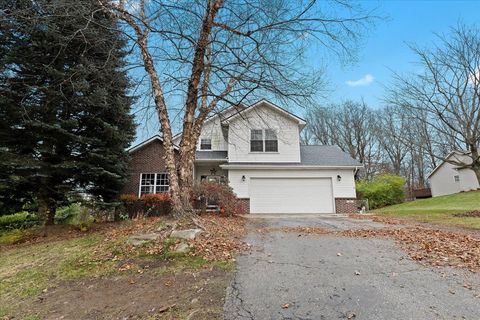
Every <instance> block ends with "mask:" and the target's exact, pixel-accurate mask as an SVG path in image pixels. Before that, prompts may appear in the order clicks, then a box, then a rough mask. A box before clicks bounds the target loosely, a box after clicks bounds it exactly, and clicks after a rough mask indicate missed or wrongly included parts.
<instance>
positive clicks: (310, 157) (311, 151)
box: [300, 146, 362, 167]
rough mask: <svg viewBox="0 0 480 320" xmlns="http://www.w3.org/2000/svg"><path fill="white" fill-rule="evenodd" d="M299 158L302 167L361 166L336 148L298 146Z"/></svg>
mask: <svg viewBox="0 0 480 320" xmlns="http://www.w3.org/2000/svg"><path fill="white" fill-rule="evenodd" d="M300 158H301V163H302V164H303V165H317V166H358V167H360V166H362V164H361V163H360V162H358V161H357V160H355V159H353V158H352V157H350V155H349V154H348V153H346V152H343V151H342V150H341V149H340V148H339V147H338V146H300Z"/></svg>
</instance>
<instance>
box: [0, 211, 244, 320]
mask: <svg viewBox="0 0 480 320" xmlns="http://www.w3.org/2000/svg"><path fill="white" fill-rule="evenodd" d="M213 218H214V217H212V218H211V219H213ZM166 219H167V218H161V219H157V218H152V219H145V220H139V221H125V222H121V223H114V224H105V225H101V226H98V227H97V228H98V229H96V230H92V231H88V232H85V233H82V232H80V231H74V229H72V228H71V227H68V226H56V228H55V234H53V232H52V233H51V234H49V236H47V237H45V238H43V237H39V238H33V239H31V240H29V241H27V242H23V243H18V244H13V245H12V244H9V243H11V242H9V241H5V244H4V245H0V319H4V318H5V319H11V318H15V319H17V318H18V319H44V318H62V317H65V318H69V319H72V318H77V317H78V318H81V319H99V318H103V319H106V318H108V319H113V318H115V319H116V318H134V319H177V318H179V319H183V318H186V317H188V316H189V315H190V314H191V313H193V312H194V313H195V316H196V319H219V318H221V315H222V313H223V298H224V294H225V289H226V286H227V285H228V283H229V281H230V274H231V272H232V271H233V268H234V263H233V260H232V259H228V260H216V261H210V260H206V259H204V258H203V256H201V255H190V254H182V253H176V252H174V251H173V249H174V247H175V246H176V245H177V244H178V243H179V240H174V239H171V238H168V237H167V238H160V239H159V240H158V241H153V242H151V243H149V244H147V245H144V246H139V247H132V246H131V245H128V244H127V241H126V239H127V238H128V236H130V235H131V234H135V233H145V232H152V231H153V230H159V228H163V227H164V226H165V225H171V224H172V221H171V220H170V219H168V220H167V221H165V220H166ZM225 219H226V218H225ZM236 220H238V219H236ZM236 220H235V221H236ZM202 221H203V222H202V223H203V224H206V225H208V224H207V221H208V220H207V219H204V220H202ZM227 222H228V221H227ZM175 223H176V224H177V225H178V226H179V227H181V228H183V227H185V228H186V227H189V226H183V225H182V223H183V222H180V221H175ZM213 223H214V224H211V226H215V225H222V226H224V225H226V223H225V221H223V220H222V221H217V222H215V221H213ZM208 226H210V225H208ZM32 230H34V229H32ZM162 230H163V229H162ZM13 231H14V230H13ZM227 231H229V230H226V231H225V232H224V234H227V233H228V232H227ZM28 232H30V233H33V232H34V231H31V230H28ZM213 232H214V230H213V229H210V227H209V228H208V229H207V232H205V234H206V235H208V234H210V233H211V234H214V233H213ZM217 233H218V232H215V235H216V234H217ZM22 234H23V233H22ZM4 235H8V237H12V231H9V232H8V233H4ZM15 236H17V235H16V234H15ZM5 237H6V236H5ZM208 239H209V238H206V239H202V241H204V240H208ZM229 240H230V239H229V238H228V237H227V236H225V238H212V241H211V246H210V245H208V246H206V247H205V248H203V249H204V250H207V251H208V252H215V250H216V248H217V247H218V243H225V242H228V241H229ZM206 243H207V244H210V242H208V241H207V242H206ZM6 244H7V245H6ZM200 249H202V248H198V250H200ZM194 250H196V249H194ZM225 250H226V249H225ZM222 253H223V251H222ZM146 292H148V293H149V294H145V293H146ZM200 292H201V294H199V293H200ZM192 301H193V302H192Z"/></svg>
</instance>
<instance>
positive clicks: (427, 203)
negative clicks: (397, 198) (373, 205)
mask: <svg viewBox="0 0 480 320" xmlns="http://www.w3.org/2000/svg"><path fill="white" fill-rule="evenodd" d="M474 210H479V211H480V191H471V192H464V193H458V194H452V195H448V196H442V197H435V198H429V199H419V200H416V201H411V202H405V203H401V204H397V205H393V206H388V207H384V208H381V209H376V210H374V211H373V212H372V213H374V214H377V215H380V216H388V217H396V218H407V219H414V220H417V221H421V222H430V223H440V224H448V225H458V226H462V227H469V228H475V229H480V217H458V216H455V214H457V213H464V212H468V211H474Z"/></svg>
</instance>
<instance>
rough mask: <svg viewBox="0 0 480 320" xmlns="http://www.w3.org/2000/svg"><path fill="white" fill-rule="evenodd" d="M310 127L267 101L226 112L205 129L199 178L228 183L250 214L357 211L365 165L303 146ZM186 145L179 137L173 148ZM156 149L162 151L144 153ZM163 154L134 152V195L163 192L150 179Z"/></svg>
mask: <svg viewBox="0 0 480 320" xmlns="http://www.w3.org/2000/svg"><path fill="white" fill-rule="evenodd" d="M305 126H306V122H305V120H303V119H302V118H300V117H298V116H296V115H294V114H292V113H290V112H288V111H286V110H285V109H282V108H280V107H279V106H276V105H275V104H273V103H271V102H268V101H266V100H262V101H259V102H257V103H255V104H253V105H251V106H249V107H245V106H235V107H231V108H229V109H226V110H224V111H223V112H221V113H219V114H216V115H214V116H212V117H211V118H209V119H208V120H207V121H206V122H205V125H204V127H203V129H202V133H201V136H200V139H199V141H198V145H197V152H196V161H195V169H194V172H193V175H194V178H195V180H196V181H198V182H201V181H218V182H224V183H228V184H229V185H230V186H231V187H232V188H233V191H234V192H235V193H236V195H237V197H238V198H240V199H243V200H244V201H246V202H247V203H248V205H249V206H248V207H249V208H250V213H252V214H317V213H335V212H339V213H348V212H353V211H356V209H357V202H356V201H355V199H356V191H355V180H354V176H355V173H356V171H357V170H358V169H359V168H360V167H361V164H360V163H359V162H357V161H356V160H354V159H352V158H351V157H350V156H349V155H348V154H347V153H345V152H343V151H341V150H340V148H338V147H337V146H324V145H301V144H300V132H301V130H302V129H303V128H304V127H305ZM180 139H181V136H179V135H177V136H176V137H175V138H174V143H176V144H178V143H179V142H180ZM154 141H156V144H157V147H155V149H156V150H153V151H152V150H150V151H146V149H145V148H146V147H148V145H149V144H151V143H152V142H154ZM148 149H152V146H150V147H149V148H148ZM160 149H161V138H160V137H154V138H152V139H149V140H147V141H145V142H143V143H141V144H140V145H138V146H135V147H133V148H131V149H130V153H131V155H132V159H133V167H134V170H131V174H132V175H133V176H132V181H135V180H137V181H138V183H137V184H134V185H132V186H131V188H130V190H131V192H132V193H138V194H139V195H141V194H142V193H146V192H155V191H156V190H158V186H157V185H156V182H157V180H158V179H159V178H158V177H157V174H159V175H160V177H163V176H162V175H163V174H164V173H162V172H149V171H152V170H157V171H158V169H156V168H154V167H155V166H153V167H152V166H151V165H150V164H149V163H150V162H151V159H150V158H151V157H152V156H153V155H157V157H158V155H159V153H161V151H160ZM142 150H143V151H142ZM139 151H142V152H139ZM145 153H147V154H145ZM139 159H141V160H139ZM142 161H143V162H142ZM158 181H159V182H161V179H160V180H158ZM145 183H149V184H153V186H147V185H145ZM164 189H165V188H164V187H163V189H162V190H164Z"/></svg>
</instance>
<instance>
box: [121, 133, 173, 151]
mask: <svg viewBox="0 0 480 320" xmlns="http://www.w3.org/2000/svg"><path fill="white" fill-rule="evenodd" d="M156 140H158V141H160V142H161V143H163V138H162V137H161V136H160V135H159V134H156V135H154V136H153V137H150V138H148V139H147V140H144V141H142V142H140V143H139V144H137V145H134V146H132V147H130V148H128V149H127V151H128V152H130V153H131V152H134V151H136V150H138V149H140V148H141V147H144V146H146V145H147V144H149V143H150V142H153V141H156ZM173 148H174V149H175V150H178V146H176V145H173Z"/></svg>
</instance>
